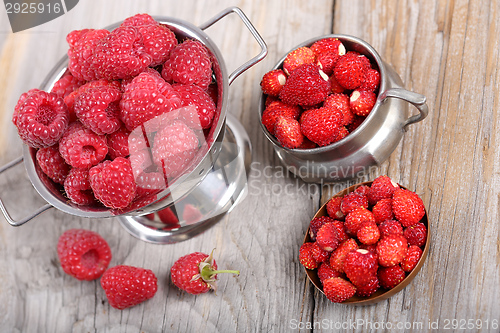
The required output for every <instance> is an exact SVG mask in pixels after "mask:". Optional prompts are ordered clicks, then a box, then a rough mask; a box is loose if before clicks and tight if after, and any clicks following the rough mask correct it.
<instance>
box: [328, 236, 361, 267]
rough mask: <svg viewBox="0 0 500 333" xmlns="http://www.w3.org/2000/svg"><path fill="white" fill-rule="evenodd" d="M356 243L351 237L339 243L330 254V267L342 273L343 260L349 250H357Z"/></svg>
mask: <svg viewBox="0 0 500 333" xmlns="http://www.w3.org/2000/svg"><path fill="white" fill-rule="evenodd" d="M357 249H358V244H357V243H356V241H355V240H354V239H353V238H349V239H348V240H346V241H344V242H343V243H341V244H340V245H339V246H338V247H337V249H336V250H335V251H333V253H332V255H331V256H330V267H331V268H332V269H334V270H336V271H337V272H340V273H344V260H345V257H346V255H347V253H349V252H350V251H351V250H357Z"/></svg>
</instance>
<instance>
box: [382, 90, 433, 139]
mask: <svg viewBox="0 0 500 333" xmlns="http://www.w3.org/2000/svg"><path fill="white" fill-rule="evenodd" d="M387 97H393V98H399V99H402V100H404V101H406V102H408V103H411V104H412V105H413V106H414V107H416V108H417V110H418V111H419V113H418V114H416V115H413V116H411V117H410V118H408V119H406V120H405V122H404V123H403V129H404V130H405V131H406V130H407V129H408V126H409V125H411V124H414V123H418V122H419V121H422V120H423V119H424V118H425V117H427V114H428V113H429V108H428V107H427V103H426V101H427V98H426V97H425V96H424V95H420V94H417V93H415V92H413V91H408V90H406V89H403V88H391V89H387V90H386V91H384V92H383V93H382V94H381V96H380V98H381V99H382V100H384V99H386V98H387Z"/></svg>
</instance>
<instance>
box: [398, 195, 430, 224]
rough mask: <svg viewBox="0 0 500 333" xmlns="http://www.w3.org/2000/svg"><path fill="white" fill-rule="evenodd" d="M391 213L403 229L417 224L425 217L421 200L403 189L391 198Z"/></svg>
mask: <svg viewBox="0 0 500 333" xmlns="http://www.w3.org/2000/svg"><path fill="white" fill-rule="evenodd" d="M392 211H393V212H394V216H395V217H396V219H398V221H399V222H401V224H402V225H403V227H409V226H411V225H414V224H416V223H418V222H419V221H420V220H421V219H422V218H423V217H424V215H425V207H424V203H423V202H422V199H420V197H419V196H418V195H417V194H416V193H415V192H411V191H409V190H405V189H402V188H401V189H397V190H396V191H395V192H394V195H393V197H392Z"/></svg>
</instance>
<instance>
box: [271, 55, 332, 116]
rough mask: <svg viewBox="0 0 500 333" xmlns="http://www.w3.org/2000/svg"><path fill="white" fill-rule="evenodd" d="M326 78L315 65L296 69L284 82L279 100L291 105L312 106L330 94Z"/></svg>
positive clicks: (306, 65)
mask: <svg viewBox="0 0 500 333" xmlns="http://www.w3.org/2000/svg"><path fill="white" fill-rule="evenodd" d="M330 89H331V86H330V82H329V81H328V76H327V75H326V74H325V73H323V72H322V71H321V70H320V69H319V67H318V66H317V65H316V64H305V65H301V66H299V67H297V68H296V69H295V70H294V71H293V73H292V74H291V75H290V76H289V77H288V79H287V80H286V83H285V85H284V86H283V89H281V92H280V95H279V98H280V99H281V100H282V101H283V102H285V103H287V104H291V105H301V106H313V105H316V104H318V103H321V102H323V101H324V100H325V99H326V97H327V96H328V94H329V93H330Z"/></svg>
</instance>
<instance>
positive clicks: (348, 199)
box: [340, 192, 368, 215]
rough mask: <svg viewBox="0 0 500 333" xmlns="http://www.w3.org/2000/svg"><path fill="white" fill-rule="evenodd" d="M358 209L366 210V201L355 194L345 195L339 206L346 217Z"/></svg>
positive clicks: (362, 196)
mask: <svg viewBox="0 0 500 333" xmlns="http://www.w3.org/2000/svg"><path fill="white" fill-rule="evenodd" d="M359 207H363V208H368V199H367V198H366V196H364V195H361V194H359V193H356V192H351V193H349V194H346V195H345V196H344V198H343V199H342V202H341V204H340V209H341V210H342V212H343V213H344V214H346V215H347V214H349V213H350V212H352V211H353V210H355V209H357V208H359Z"/></svg>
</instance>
